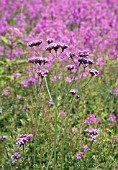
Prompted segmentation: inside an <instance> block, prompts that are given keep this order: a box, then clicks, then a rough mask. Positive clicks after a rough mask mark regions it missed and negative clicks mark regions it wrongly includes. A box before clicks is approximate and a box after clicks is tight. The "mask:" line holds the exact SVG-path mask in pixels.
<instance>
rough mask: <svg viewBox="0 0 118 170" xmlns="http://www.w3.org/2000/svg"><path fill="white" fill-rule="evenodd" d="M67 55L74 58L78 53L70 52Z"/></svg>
mask: <svg viewBox="0 0 118 170" xmlns="http://www.w3.org/2000/svg"><path fill="white" fill-rule="evenodd" d="M67 56H68V57H70V58H71V59H73V58H74V57H75V56H76V54H75V53H72V52H68V53H67Z"/></svg>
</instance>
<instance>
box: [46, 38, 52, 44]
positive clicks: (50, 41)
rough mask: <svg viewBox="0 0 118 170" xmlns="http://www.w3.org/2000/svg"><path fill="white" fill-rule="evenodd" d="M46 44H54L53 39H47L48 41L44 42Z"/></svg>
mask: <svg viewBox="0 0 118 170" xmlns="http://www.w3.org/2000/svg"><path fill="white" fill-rule="evenodd" d="M46 42H47V43H48V44H51V43H53V42H54V39H53V38H48V39H47V40H46Z"/></svg>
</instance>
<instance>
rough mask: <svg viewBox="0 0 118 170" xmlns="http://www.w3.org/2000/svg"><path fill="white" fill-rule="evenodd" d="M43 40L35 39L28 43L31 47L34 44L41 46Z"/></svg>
mask: <svg viewBox="0 0 118 170" xmlns="http://www.w3.org/2000/svg"><path fill="white" fill-rule="evenodd" d="M42 42H43V41H42V40H33V41H30V42H28V43H27V45H28V46H29V47H33V46H39V45H40V44H41V43H42Z"/></svg>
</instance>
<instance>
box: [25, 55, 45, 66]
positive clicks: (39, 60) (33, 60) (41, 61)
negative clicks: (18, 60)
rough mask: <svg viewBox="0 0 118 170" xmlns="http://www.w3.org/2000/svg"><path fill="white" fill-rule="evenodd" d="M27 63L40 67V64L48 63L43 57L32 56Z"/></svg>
mask: <svg viewBox="0 0 118 170" xmlns="http://www.w3.org/2000/svg"><path fill="white" fill-rule="evenodd" d="M28 62H29V63H35V64H39V65H42V64H46V63H47V62H48V59H47V58H43V57H35V56H34V57H31V58H29V59H28Z"/></svg>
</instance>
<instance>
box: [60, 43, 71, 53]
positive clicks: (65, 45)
mask: <svg viewBox="0 0 118 170" xmlns="http://www.w3.org/2000/svg"><path fill="white" fill-rule="evenodd" d="M60 47H61V49H62V52H63V51H64V50H65V49H66V48H68V47H69V46H68V45H67V44H65V43H61V44H60Z"/></svg>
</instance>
